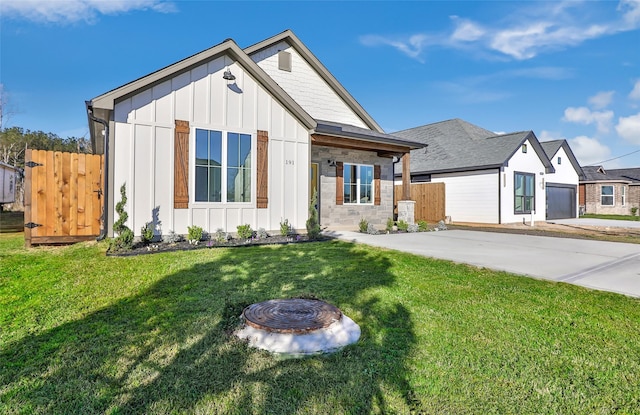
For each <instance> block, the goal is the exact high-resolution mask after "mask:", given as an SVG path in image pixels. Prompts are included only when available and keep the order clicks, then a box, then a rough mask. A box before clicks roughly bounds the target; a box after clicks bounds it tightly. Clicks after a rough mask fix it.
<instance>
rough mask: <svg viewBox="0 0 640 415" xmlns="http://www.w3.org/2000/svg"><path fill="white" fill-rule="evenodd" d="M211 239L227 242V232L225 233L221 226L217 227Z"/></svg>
mask: <svg viewBox="0 0 640 415" xmlns="http://www.w3.org/2000/svg"><path fill="white" fill-rule="evenodd" d="M213 240H214V241H216V242H218V243H223V242H227V241H228V240H229V234H228V233H226V232H225V231H224V230H223V229H222V228H218V229H216V231H215V232H214V233H213Z"/></svg>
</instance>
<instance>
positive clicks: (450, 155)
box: [393, 118, 553, 174]
mask: <svg viewBox="0 0 640 415" xmlns="http://www.w3.org/2000/svg"><path fill="white" fill-rule="evenodd" d="M393 135H394V136H398V137H402V138H405V139H409V140H414V141H418V142H421V143H424V144H426V145H427V147H426V148H422V149H419V150H413V151H411V173H412V174H415V173H426V174H429V173H445V172H455V171H471V170H481V169H488V168H498V167H502V166H505V165H506V164H507V163H508V161H509V160H510V159H511V157H512V156H513V155H514V154H515V153H516V151H518V150H519V149H520V148H521V146H522V144H523V143H524V142H525V141H527V140H529V142H530V144H531V147H532V149H533V150H534V151H535V152H536V153H537V155H538V157H539V158H540V160H541V161H542V163H543V164H544V166H545V168H546V170H547V172H553V166H552V164H551V162H550V161H549V158H548V157H547V156H546V154H545V152H544V150H543V149H542V147H541V146H540V143H539V142H538V139H537V138H536V136H535V134H534V133H533V132H532V131H520V132H515V133H510V134H496V133H494V132H492V131H489V130H485V129H484V128H482V127H478V126H477V125H473V124H471V123H468V122H466V121H464V120H461V119H458V118H456V119H452V120H447V121H441V122H437V123H433V124H428V125H423V126H421V127H416V128H411V129H408V130H403V131H398V132H396V133H393ZM400 168H401V167H400V166H396V173H399V172H400Z"/></svg>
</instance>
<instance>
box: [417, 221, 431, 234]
mask: <svg viewBox="0 0 640 415" xmlns="http://www.w3.org/2000/svg"><path fill="white" fill-rule="evenodd" d="M418 230H419V231H420V232H426V231H428V230H429V224H428V223H427V221H426V220H419V221H418Z"/></svg>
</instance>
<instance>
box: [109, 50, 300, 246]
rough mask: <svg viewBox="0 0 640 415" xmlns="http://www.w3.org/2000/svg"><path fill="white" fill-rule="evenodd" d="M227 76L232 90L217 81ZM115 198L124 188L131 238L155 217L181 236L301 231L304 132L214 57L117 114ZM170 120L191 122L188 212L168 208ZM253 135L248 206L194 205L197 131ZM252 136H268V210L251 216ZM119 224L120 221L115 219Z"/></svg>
mask: <svg viewBox="0 0 640 415" xmlns="http://www.w3.org/2000/svg"><path fill="white" fill-rule="evenodd" d="M227 68H228V69H230V70H231V72H232V73H233V74H234V75H235V76H236V80H235V83H233V82H228V81H226V80H225V79H223V78H222V75H223V72H224V71H225V70H226V69H227ZM114 117H115V132H114V133H115V135H114V140H115V148H114V155H115V169H114V183H113V186H114V188H115V191H114V198H115V202H114V204H115V203H117V202H118V201H119V200H120V194H119V190H118V189H119V188H120V186H121V185H122V184H123V183H126V186H127V197H128V202H127V207H126V210H127V212H128V213H129V221H128V223H127V226H129V227H130V228H131V229H132V230H133V231H134V232H135V234H136V235H139V234H140V229H141V227H142V226H144V225H145V223H147V222H150V221H152V219H153V217H152V215H153V212H154V209H155V210H156V211H157V219H158V220H159V221H160V228H161V231H162V233H163V234H166V233H168V232H169V231H170V230H173V231H174V232H176V233H179V234H186V233H187V227H188V226H191V225H198V226H201V227H202V228H203V229H205V230H206V231H208V232H215V230H216V229H218V228H222V229H224V230H225V231H228V232H235V231H236V227H237V226H238V225H242V224H249V225H251V227H252V228H253V229H258V228H265V229H267V230H276V229H279V226H280V221H281V220H283V219H288V220H289V222H290V223H291V224H292V225H293V226H295V227H296V228H304V226H305V221H306V218H307V203H308V200H309V190H308V188H309V183H308V182H307V177H308V174H309V173H308V169H309V157H310V156H309V154H310V147H309V132H308V131H307V129H306V128H305V127H304V125H302V124H300V122H299V121H297V120H296V119H295V118H294V117H293V116H292V115H291V114H290V113H289V112H288V111H287V110H286V109H285V108H284V107H283V106H282V105H281V104H280V103H279V102H278V101H277V100H275V99H274V98H273V97H272V96H271V95H270V94H269V93H268V92H267V91H266V90H265V89H264V88H263V87H262V86H261V85H260V84H259V83H258V82H256V80H255V79H254V78H252V77H251V76H250V75H249V74H248V73H246V72H245V71H244V69H243V68H242V66H240V65H239V64H238V63H237V62H235V61H232V60H231V59H230V58H229V57H227V56H222V57H219V58H217V59H215V60H212V61H210V62H208V63H205V64H203V65H201V66H198V67H196V68H194V69H192V70H190V71H188V72H185V73H182V74H179V75H177V76H175V77H173V78H171V79H169V80H167V81H165V82H163V83H161V84H158V85H155V86H153V87H152V88H149V89H147V90H145V91H143V92H140V93H138V94H137V95H134V96H132V97H130V98H128V99H126V100H124V101H122V102H119V103H117V104H116V106H115V116H114ZM175 120H184V121H189V127H190V134H189V159H190V160H189V208H188V209H174V208H173V197H174V196H173V194H174V193H173V189H174V177H173V174H174V173H173V172H174V128H175ZM196 128H200V129H208V130H220V131H229V132H236V133H244V134H251V136H252V150H251V155H252V157H251V163H252V166H251V167H252V170H251V171H252V174H251V196H252V197H251V202H248V203H224V204H222V203H203V202H195V201H194V195H195V179H194V175H195V169H194V167H193V165H194V163H195V129H196ZM257 130H264V131H267V132H268V135H269V149H268V154H269V158H268V164H269V170H268V172H269V173H268V174H269V186H268V189H269V194H268V201H269V203H268V208H266V209H257V208H256V146H257ZM114 218H115V220H117V218H118V215H117V214H116V213H114Z"/></svg>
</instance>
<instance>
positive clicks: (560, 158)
mask: <svg viewBox="0 0 640 415" xmlns="http://www.w3.org/2000/svg"><path fill="white" fill-rule="evenodd" d="M558 164H559V165H560V164H562V157H558Z"/></svg>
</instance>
